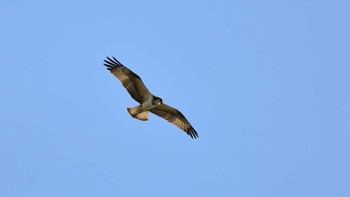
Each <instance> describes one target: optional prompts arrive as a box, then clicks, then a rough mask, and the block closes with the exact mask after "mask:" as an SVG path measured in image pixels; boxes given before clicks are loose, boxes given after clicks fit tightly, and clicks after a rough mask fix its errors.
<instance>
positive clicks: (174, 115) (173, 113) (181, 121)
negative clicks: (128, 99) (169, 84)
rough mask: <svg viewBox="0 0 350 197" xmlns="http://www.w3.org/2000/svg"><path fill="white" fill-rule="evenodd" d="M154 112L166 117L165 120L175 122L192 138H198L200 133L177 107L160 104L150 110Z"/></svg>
mask: <svg viewBox="0 0 350 197" xmlns="http://www.w3.org/2000/svg"><path fill="white" fill-rule="evenodd" d="M150 111H151V112H152V113H154V114H156V115H157V116H160V117H162V118H164V119H165V120H167V121H169V122H171V123H173V124H174V125H176V126H177V127H179V128H180V129H181V130H183V131H185V132H186V133H187V134H188V135H189V136H191V137H192V138H197V137H198V133H197V131H196V130H195V129H194V128H193V127H192V125H191V124H190V122H188V120H187V119H186V118H185V116H184V115H183V114H182V113H181V112H180V111H179V110H177V109H175V108H173V107H170V106H169V105H166V104H161V105H158V106H157V107H155V108H153V109H151V110H150Z"/></svg>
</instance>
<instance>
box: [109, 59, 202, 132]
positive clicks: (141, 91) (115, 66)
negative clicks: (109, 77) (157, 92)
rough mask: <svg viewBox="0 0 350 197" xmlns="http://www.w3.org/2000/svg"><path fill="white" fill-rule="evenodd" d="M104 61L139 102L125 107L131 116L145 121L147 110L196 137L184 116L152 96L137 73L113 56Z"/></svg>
mask: <svg viewBox="0 0 350 197" xmlns="http://www.w3.org/2000/svg"><path fill="white" fill-rule="evenodd" d="M104 61H105V63H104V65H105V66H106V67H107V69H108V70H109V71H110V72H111V73H112V74H113V75H114V76H115V77H117V78H118V79H119V80H120V82H121V83H122V84H123V86H124V87H125V89H126V90H127V91H128V92H129V94H130V95H131V97H132V98H133V99H134V100H135V101H137V102H139V103H140V105H138V106H136V107H131V108H127V111H128V112H129V114H130V115H131V116H132V117H134V118H136V119H139V120H142V121H147V120H148V112H149V111H150V112H152V113H154V114H155V115H157V116H160V117H162V118H164V119H165V120H167V121H169V122H171V123H173V124H174V125H176V126H177V127H179V128H180V129H182V130H183V131H185V132H186V133H187V134H188V135H189V136H191V138H197V137H198V133H197V131H196V130H195V129H194V128H193V127H192V125H191V124H190V122H189V121H188V120H187V119H186V118H185V116H184V115H183V114H182V113H181V112H180V111H179V110H177V109H175V108H173V107H171V106H169V105H167V104H165V103H163V100H162V99H161V98H160V97H157V96H154V95H153V94H152V93H151V92H150V91H149V90H148V89H147V88H146V86H145V84H143V82H142V80H141V78H140V77H139V76H138V75H137V74H135V73H134V72H132V71H131V70H129V69H128V68H127V67H125V66H124V65H123V64H121V63H120V62H119V61H118V60H117V59H115V58H114V57H113V59H111V58H109V57H107V59H106V60H104Z"/></svg>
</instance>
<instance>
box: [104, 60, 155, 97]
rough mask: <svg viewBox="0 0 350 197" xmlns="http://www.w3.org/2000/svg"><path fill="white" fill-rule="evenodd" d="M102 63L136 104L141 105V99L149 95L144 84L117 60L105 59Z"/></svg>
mask: <svg viewBox="0 0 350 197" xmlns="http://www.w3.org/2000/svg"><path fill="white" fill-rule="evenodd" d="M104 61H105V63H104V65H105V66H106V67H107V69H108V70H109V71H111V73H112V74H113V75H114V76H116V77H117V78H118V79H119V80H120V82H121V83H122V84H123V86H124V87H125V89H126V90H127V91H128V92H129V94H130V95H131V97H132V98H133V99H135V100H136V101H137V102H139V103H142V100H143V98H144V97H145V96H146V95H149V94H151V93H150V92H149V91H148V89H147V88H146V86H145V84H143V82H142V80H141V78H140V77H139V76H138V75H137V74H135V73H134V72H132V71H131V70H129V69H128V68H127V67H125V66H124V65H123V64H122V63H120V62H119V61H118V60H117V59H115V58H114V57H113V59H111V58H109V57H107V60H104Z"/></svg>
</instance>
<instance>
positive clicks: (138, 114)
mask: <svg viewBox="0 0 350 197" xmlns="http://www.w3.org/2000/svg"><path fill="white" fill-rule="evenodd" d="M127 110H128V112H129V114H130V115H131V116H132V117H133V118H136V119H139V120H142V121H147V120H148V111H142V109H141V106H136V107H130V108H127Z"/></svg>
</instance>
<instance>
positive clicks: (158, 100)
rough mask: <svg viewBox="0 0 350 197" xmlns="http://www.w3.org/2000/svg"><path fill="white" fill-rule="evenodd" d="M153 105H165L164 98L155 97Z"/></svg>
mask: <svg viewBox="0 0 350 197" xmlns="http://www.w3.org/2000/svg"><path fill="white" fill-rule="evenodd" d="M152 103H153V105H160V104H163V100H162V98H160V97H157V96H155V97H154V98H153V102H152Z"/></svg>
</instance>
